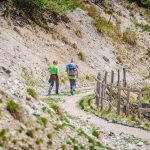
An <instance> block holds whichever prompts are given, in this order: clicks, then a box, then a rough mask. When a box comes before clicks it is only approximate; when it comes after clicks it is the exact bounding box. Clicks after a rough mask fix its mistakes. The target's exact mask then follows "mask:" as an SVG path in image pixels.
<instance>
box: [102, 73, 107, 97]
mask: <svg viewBox="0 0 150 150" xmlns="http://www.w3.org/2000/svg"><path fill="white" fill-rule="evenodd" d="M107 74H108V73H107V71H106V72H105V77H104V84H107ZM106 89H107V85H104V95H103V96H104V98H105V96H106Z"/></svg>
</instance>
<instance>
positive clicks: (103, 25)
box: [95, 17, 121, 42]
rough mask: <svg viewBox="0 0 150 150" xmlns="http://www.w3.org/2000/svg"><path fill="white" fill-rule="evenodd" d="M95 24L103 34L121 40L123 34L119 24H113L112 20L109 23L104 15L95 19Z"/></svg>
mask: <svg viewBox="0 0 150 150" xmlns="http://www.w3.org/2000/svg"><path fill="white" fill-rule="evenodd" d="M95 26H96V28H97V30H98V31H99V32H100V33H102V34H103V35H105V36H108V37H110V38H112V39H113V40H114V41H117V42H121V34H120V32H119V29H118V26H115V25H113V24H112V23H111V22H109V23H108V20H106V19H105V18H104V17H99V18H97V19H95Z"/></svg>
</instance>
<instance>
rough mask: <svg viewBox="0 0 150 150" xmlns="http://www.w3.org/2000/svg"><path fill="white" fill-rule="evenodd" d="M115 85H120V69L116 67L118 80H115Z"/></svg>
mask: <svg viewBox="0 0 150 150" xmlns="http://www.w3.org/2000/svg"><path fill="white" fill-rule="evenodd" d="M117 85H118V86H119V85H120V70H119V69H118V81H117Z"/></svg>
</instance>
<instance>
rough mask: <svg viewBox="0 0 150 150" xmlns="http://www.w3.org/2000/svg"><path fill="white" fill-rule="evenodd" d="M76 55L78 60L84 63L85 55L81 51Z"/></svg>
mask: <svg viewBox="0 0 150 150" xmlns="http://www.w3.org/2000/svg"><path fill="white" fill-rule="evenodd" d="M77 55H78V58H79V59H80V60H82V61H85V54H84V53H83V52H82V51H80V52H79V53H78V54H77Z"/></svg>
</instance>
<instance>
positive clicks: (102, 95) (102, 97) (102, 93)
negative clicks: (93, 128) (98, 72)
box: [101, 80, 105, 111]
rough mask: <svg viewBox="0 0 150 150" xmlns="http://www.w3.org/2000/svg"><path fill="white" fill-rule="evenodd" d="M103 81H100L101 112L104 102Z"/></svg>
mask: <svg viewBox="0 0 150 150" xmlns="http://www.w3.org/2000/svg"><path fill="white" fill-rule="evenodd" d="M104 83H105V82H104V80H103V81H102V86H101V111H102V110H103V100H104V88H105V86H104Z"/></svg>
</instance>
